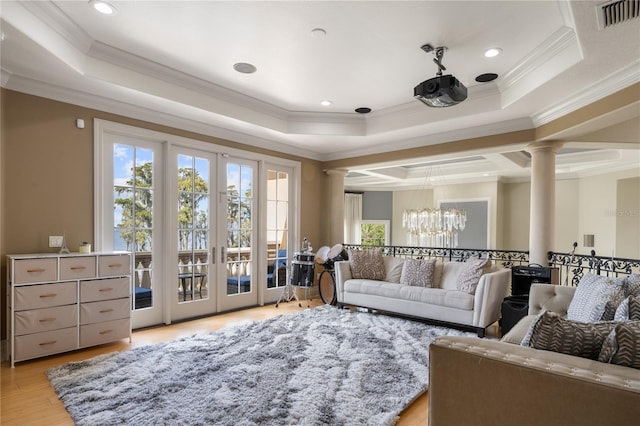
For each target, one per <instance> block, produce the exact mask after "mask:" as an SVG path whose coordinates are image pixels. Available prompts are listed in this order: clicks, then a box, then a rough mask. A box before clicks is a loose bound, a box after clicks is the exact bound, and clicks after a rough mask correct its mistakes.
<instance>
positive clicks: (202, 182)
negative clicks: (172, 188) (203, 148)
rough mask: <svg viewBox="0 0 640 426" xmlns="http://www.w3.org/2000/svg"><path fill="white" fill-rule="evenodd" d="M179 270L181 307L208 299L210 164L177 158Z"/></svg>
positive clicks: (198, 160)
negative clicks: (183, 304)
mask: <svg viewBox="0 0 640 426" xmlns="http://www.w3.org/2000/svg"><path fill="white" fill-rule="evenodd" d="M177 178H178V216H177V217H178V268H177V281H176V283H177V291H178V301H179V302H180V303H185V302H192V301H194V300H199V299H207V298H208V297H209V285H208V283H209V236H210V229H209V224H210V220H209V200H210V194H209V191H210V185H209V182H210V177H209V160H207V159H203V158H198V157H194V156H189V155H182V154H181V155H178V176H177Z"/></svg>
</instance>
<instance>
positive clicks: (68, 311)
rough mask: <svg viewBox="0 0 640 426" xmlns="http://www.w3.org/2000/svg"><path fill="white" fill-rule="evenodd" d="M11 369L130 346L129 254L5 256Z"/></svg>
mask: <svg viewBox="0 0 640 426" xmlns="http://www.w3.org/2000/svg"><path fill="white" fill-rule="evenodd" d="M7 282H8V283H9V294H8V299H9V303H8V305H9V310H8V314H9V321H8V327H9V330H8V331H7V335H8V336H10V340H9V344H10V350H11V367H14V366H15V363H16V362H19V361H25V360H28V359H32V358H38V357H41V356H46V355H52V354H56V353H60V352H66V351H71V350H74V349H78V348H84V347H88V346H95V345H99V344H102V343H107V342H112V341H115V340H120V339H124V338H127V337H128V338H129V341H131V320H130V318H131V254H130V253H126V252H100V253H87V254H84V253H83V254H79V253H72V254H64V255H57V254H21V255H8V256H7Z"/></svg>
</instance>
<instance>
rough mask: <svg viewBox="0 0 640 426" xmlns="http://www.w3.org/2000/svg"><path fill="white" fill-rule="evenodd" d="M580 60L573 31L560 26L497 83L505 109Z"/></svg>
mask: <svg viewBox="0 0 640 426" xmlns="http://www.w3.org/2000/svg"><path fill="white" fill-rule="evenodd" d="M583 59H584V56H583V54H582V51H581V49H580V44H579V43H578V38H577V35H576V33H575V31H574V30H573V29H571V28H568V27H562V28H560V29H558V30H557V31H556V32H554V33H553V34H552V35H551V36H550V37H548V38H547V39H546V40H545V41H544V42H543V43H542V44H540V45H539V46H538V47H537V48H536V49H534V50H532V51H531V52H530V53H529V54H528V55H527V56H525V57H524V59H523V60H522V61H520V63H518V64H517V65H516V66H515V67H513V68H512V69H511V70H509V71H507V72H506V73H505V74H504V76H503V78H502V79H501V80H500V81H499V82H498V87H499V88H500V91H501V93H502V107H503V108H506V107H508V106H509V105H511V104H513V103H514V102H516V101H517V100H519V99H521V98H522V97H524V96H525V95H527V94H529V93H531V92H533V91H534V90H536V89H537V88H538V87H540V86H541V85H542V84H544V83H545V82H546V81H548V80H550V79H551V78H553V77H555V76H557V75H558V74H560V73H562V72H563V71H566V70H567V69H568V68H570V67H571V66H573V65H575V64H576V63H578V62H580V61H581V60H583Z"/></svg>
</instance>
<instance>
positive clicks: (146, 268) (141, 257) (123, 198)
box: [113, 144, 154, 309]
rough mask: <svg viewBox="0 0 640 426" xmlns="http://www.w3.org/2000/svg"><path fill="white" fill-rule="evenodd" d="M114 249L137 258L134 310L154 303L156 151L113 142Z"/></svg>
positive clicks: (135, 264) (133, 299)
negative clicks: (153, 230)
mask: <svg viewBox="0 0 640 426" xmlns="http://www.w3.org/2000/svg"><path fill="white" fill-rule="evenodd" d="M113 191H114V193H113V200H114V202H113V204H114V209H113V223H114V229H113V248H114V250H127V251H131V252H132V253H133V258H134V268H135V269H134V289H135V292H134V297H133V298H132V305H133V306H132V308H133V309H144V308H149V307H151V306H152V304H153V279H152V278H153V261H152V255H151V250H152V243H153V234H152V232H151V230H152V225H153V192H154V182H153V151H152V150H150V149H145V148H140V147H136V146H130V145H125V144H114V145H113Z"/></svg>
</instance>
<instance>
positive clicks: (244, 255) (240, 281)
mask: <svg viewBox="0 0 640 426" xmlns="http://www.w3.org/2000/svg"><path fill="white" fill-rule="evenodd" d="M252 188H253V168H252V167H250V166H246V165H240V164H233V163H228V164H227V294H228V295H233V294H240V293H248V292H250V291H252V280H251V270H252V261H253V245H252V238H251V236H252V233H253V193H252Z"/></svg>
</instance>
